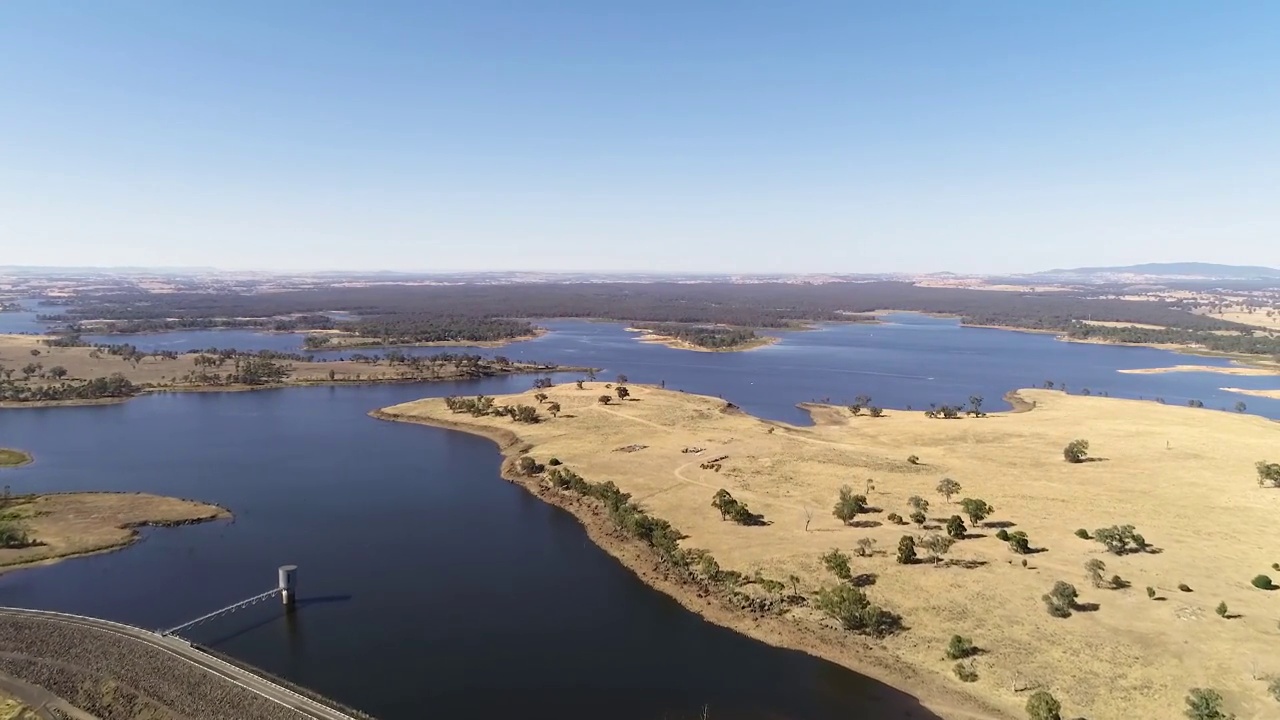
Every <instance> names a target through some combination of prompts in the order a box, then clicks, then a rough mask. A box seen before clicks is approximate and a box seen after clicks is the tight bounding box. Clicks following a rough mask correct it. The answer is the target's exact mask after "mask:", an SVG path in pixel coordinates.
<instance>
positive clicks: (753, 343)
mask: <svg viewBox="0 0 1280 720" xmlns="http://www.w3.org/2000/svg"><path fill="white" fill-rule="evenodd" d="M627 332H633V333H640V335H639V336H637V337H636V340H638V341H640V342H642V343H648V344H652V345H665V346H666V347H669V348H672V349H674V350H689V351H691V352H745V351H747V350H758V349H759V348H762V347H768V346H769V345H773V344H774V343H777V342H781V341H782V338H780V337H775V336H773V335H757V336H756V337H755V338H753V339H752V340H750V341H748V342H745V343H740V344H738V345H734V346H733V347H723V348H708V347H702V346H701V345H695V344H694V343H691V342H688V341H685V340H681V339H680V338H677V337H672V336H670V335H657V334H655V333H651V332H648V331H647V330H644V329H643V328H632V327H629V328H627Z"/></svg>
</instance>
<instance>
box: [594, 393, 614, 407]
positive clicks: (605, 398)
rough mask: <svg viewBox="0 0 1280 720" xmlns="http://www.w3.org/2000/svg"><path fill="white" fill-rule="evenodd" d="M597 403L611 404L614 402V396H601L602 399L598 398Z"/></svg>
mask: <svg viewBox="0 0 1280 720" xmlns="http://www.w3.org/2000/svg"><path fill="white" fill-rule="evenodd" d="M596 402H598V403H600V404H601V405H608V404H609V403H611V402H613V396H612V395H601V396H600V397H598V398H596Z"/></svg>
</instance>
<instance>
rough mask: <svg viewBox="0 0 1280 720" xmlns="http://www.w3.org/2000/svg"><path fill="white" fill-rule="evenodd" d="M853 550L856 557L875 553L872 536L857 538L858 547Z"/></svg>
mask: <svg viewBox="0 0 1280 720" xmlns="http://www.w3.org/2000/svg"><path fill="white" fill-rule="evenodd" d="M854 552H855V553H857V554H858V557H871V556H872V555H875V554H876V541H875V540H873V539H872V538H858V549H857V550H854Z"/></svg>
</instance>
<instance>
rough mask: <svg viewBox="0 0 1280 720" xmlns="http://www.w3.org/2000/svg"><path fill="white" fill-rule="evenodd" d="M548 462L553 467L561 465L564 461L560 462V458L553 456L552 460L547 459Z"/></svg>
mask: <svg viewBox="0 0 1280 720" xmlns="http://www.w3.org/2000/svg"><path fill="white" fill-rule="evenodd" d="M547 464H548V465H550V466H551V467H555V466H557V465H561V464H562V463H561V462H560V458H551V459H550V460H548V461H547Z"/></svg>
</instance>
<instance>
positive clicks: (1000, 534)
mask: <svg viewBox="0 0 1280 720" xmlns="http://www.w3.org/2000/svg"><path fill="white" fill-rule="evenodd" d="M996 539H997V540H1000V541H1001V542H1009V531H1008V530H1005V529H1004V528H1000V529H999V530H997V531H996Z"/></svg>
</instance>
